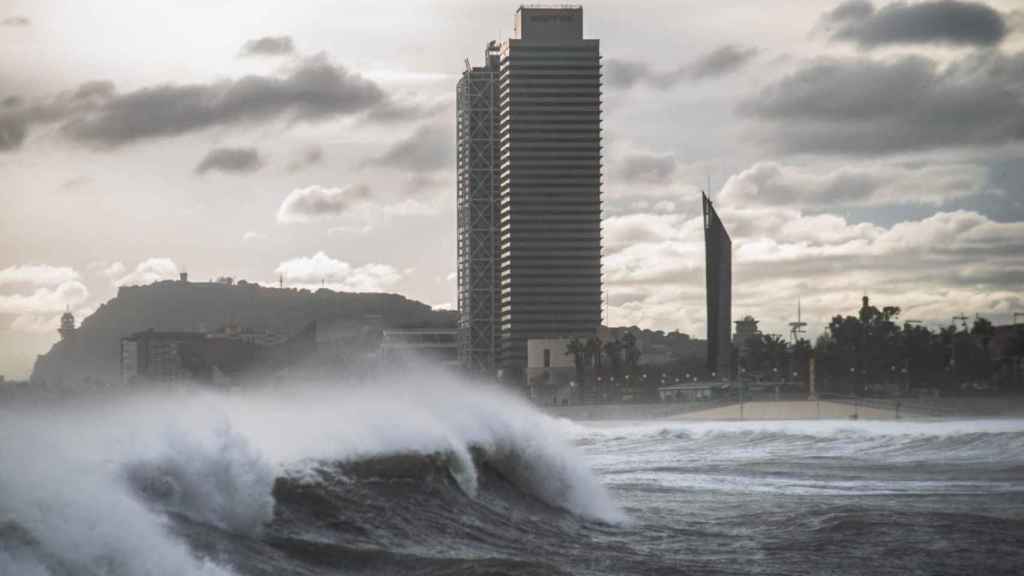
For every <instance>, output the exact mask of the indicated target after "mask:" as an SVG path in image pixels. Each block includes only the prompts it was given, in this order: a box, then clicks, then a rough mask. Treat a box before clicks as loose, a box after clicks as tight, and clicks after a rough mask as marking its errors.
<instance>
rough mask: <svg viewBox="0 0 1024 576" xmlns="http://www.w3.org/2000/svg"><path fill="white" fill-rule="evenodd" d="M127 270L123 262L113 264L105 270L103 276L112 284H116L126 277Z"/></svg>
mask: <svg viewBox="0 0 1024 576" xmlns="http://www.w3.org/2000/svg"><path fill="white" fill-rule="evenodd" d="M125 270H126V268H125V267H124V264H123V263H122V262H111V263H110V265H109V266H106V267H105V268H103V275H104V276H106V277H107V278H109V279H110V281H111V282H114V281H116V280H117V279H118V278H120V277H122V276H124V273H125Z"/></svg>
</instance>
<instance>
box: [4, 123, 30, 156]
mask: <svg viewBox="0 0 1024 576" xmlns="http://www.w3.org/2000/svg"><path fill="white" fill-rule="evenodd" d="M26 136H28V126H27V125H26V123H25V121H24V119H23V118H21V117H19V116H15V115H6V116H0V152H9V151H11V150H17V149H18V148H20V147H21V145H22V143H24V142H25V137H26Z"/></svg>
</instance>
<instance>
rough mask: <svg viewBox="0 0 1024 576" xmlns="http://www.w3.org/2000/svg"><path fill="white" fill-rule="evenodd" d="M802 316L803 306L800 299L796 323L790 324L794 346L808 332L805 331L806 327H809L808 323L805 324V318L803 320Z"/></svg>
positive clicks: (797, 300) (797, 306)
mask: <svg viewBox="0 0 1024 576" xmlns="http://www.w3.org/2000/svg"><path fill="white" fill-rule="evenodd" d="M801 316H802V310H801V305H800V299H799V298H797V299H796V322H790V323H789V333H790V334H791V335H792V336H793V343H794V344H796V342H797V340H799V339H800V336H801V335H803V334H804V333H806V332H807V330H805V327H806V326H807V322H804V321H803V318H801Z"/></svg>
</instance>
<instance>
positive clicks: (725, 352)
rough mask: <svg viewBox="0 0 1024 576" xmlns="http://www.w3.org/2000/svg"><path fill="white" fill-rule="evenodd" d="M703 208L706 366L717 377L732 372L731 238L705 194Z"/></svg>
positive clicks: (703, 195)
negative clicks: (706, 338)
mask: <svg viewBox="0 0 1024 576" xmlns="http://www.w3.org/2000/svg"><path fill="white" fill-rule="evenodd" d="M701 198H702V201H703V212H704V254H705V275H706V279H707V300H708V319H707V326H708V364H707V365H708V370H710V371H711V372H714V373H716V374H717V375H718V376H719V377H722V376H729V375H731V372H732V344H731V342H730V340H731V339H730V338H729V335H730V330H731V328H732V239H730V238H729V233H728V232H727V231H726V230H725V226H723V225H722V221H721V220H720V219H719V218H718V213H717V212H715V208H714V206H712V205H711V200H710V199H709V198H708V197H707V194H702V195H701Z"/></svg>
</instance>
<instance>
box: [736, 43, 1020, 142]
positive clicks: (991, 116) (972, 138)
mask: <svg viewBox="0 0 1024 576" xmlns="http://www.w3.org/2000/svg"><path fill="white" fill-rule="evenodd" d="M738 110H739V112H740V113H741V114H745V115H747V116H750V117H753V118H756V119H758V120H761V121H763V122H764V123H765V126H764V127H765V128H767V130H768V135H769V140H770V141H771V142H772V143H773V144H774V145H776V146H777V147H779V148H782V149H784V150H788V151H796V152H843V153H854V154H881V153H887V152H898V151H909V150H928V149H936V148H950V147H960V146H987V145H992V146H995V145H1001V144H1006V143H1010V142H1019V141H1021V140H1024V53H1020V54H1015V55H1003V54H1000V53H998V52H994V51H990V52H985V53H976V54H973V55H971V56H968V57H966V58H964V59H962V60H960V61H958V62H955V63H953V64H950V65H948V66H946V67H945V68H942V67H940V66H939V65H938V64H937V63H935V62H934V61H932V60H929V59H926V58H921V57H904V58H901V59H898V60H894V61H890V62H880V61H875V60H868V59H856V60H834V59H824V60H817V61H814V62H812V63H810V64H809V65H806V66H805V67H804V68H802V69H800V70H798V71H797V72H795V73H794V74H792V75H790V76H787V77H785V78H783V79H782V80H780V81H778V82H777V83H775V84H773V85H770V86H768V87H767V88H765V89H763V90H762V91H761V93H760V94H759V95H758V96H756V97H754V98H749V99H747V100H745V101H743V102H742V103H741V104H740V106H739V108H738Z"/></svg>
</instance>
